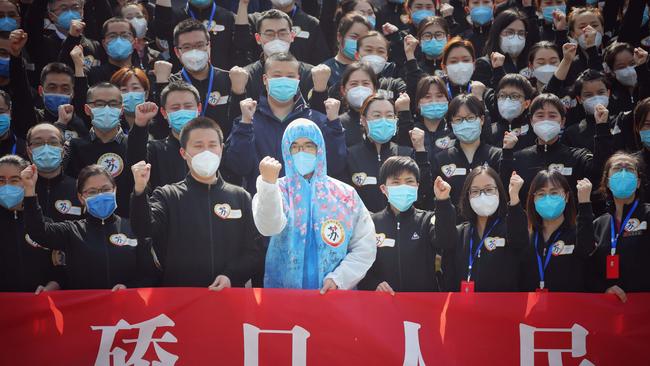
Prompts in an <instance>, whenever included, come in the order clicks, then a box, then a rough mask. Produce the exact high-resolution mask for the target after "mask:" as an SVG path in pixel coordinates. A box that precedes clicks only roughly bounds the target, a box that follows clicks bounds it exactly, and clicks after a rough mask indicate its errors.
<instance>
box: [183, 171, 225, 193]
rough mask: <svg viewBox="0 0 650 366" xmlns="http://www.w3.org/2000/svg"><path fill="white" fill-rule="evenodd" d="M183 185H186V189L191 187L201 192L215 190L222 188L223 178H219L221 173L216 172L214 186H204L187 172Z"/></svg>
mask: <svg viewBox="0 0 650 366" xmlns="http://www.w3.org/2000/svg"><path fill="white" fill-rule="evenodd" d="M185 184H187V187H188V188H190V187H192V188H193V189H199V190H202V191H207V190H208V189H211V188H212V187H214V188H215V189H221V188H223V186H224V181H223V178H222V177H221V173H220V172H219V171H217V182H216V183H215V184H204V183H201V182H199V181H197V180H196V179H194V177H193V176H192V173H191V172H188V173H187V175H186V176H185Z"/></svg>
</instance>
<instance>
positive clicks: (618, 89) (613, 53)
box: [603, 42, 650, 114]
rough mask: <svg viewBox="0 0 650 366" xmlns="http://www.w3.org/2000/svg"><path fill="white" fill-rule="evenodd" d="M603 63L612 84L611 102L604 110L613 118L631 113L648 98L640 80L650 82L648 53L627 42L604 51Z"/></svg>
mask: <svg viewBox="0 0 650 366" xmlns="http://www.w3.org/2000/svg"><path fill="white" fill-rule="evenodd" d="M603 59H604V60H605V64H606V65H607V69H608V70H606V72H607V74H608V75H607V76H608V79H609V80H610V82H611V98H610V100H609V106H608V107H607V109H609V110H610V112H612V114H618V113H619V112H625V111H631V110H633V109H634V106H635V105H636V104H637V103H638V102H639V101H640V100H641V99H643V98H645V97H648V96H650V91H649V90H648V87H647V86H646V85H645V83H643V82H642V81H641V80H650V69H649V68H648V53H647V51H645V50H644V49H643V48H641V47H638V48H635V47H633V46H632V45H631V44H629V43H626V42H613V43H611V44H610V45H609V46H607V48H605V51H604V54H603Z"/></svg>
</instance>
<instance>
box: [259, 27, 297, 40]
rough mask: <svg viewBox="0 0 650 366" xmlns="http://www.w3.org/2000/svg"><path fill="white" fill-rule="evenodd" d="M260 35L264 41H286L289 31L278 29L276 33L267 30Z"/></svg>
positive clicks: (289, 34)
mask: <svg viewBox="0 0 650 366" xmlns="http://www.w3.org/2000/svg"><path fill="white" fill-rule="evenodd" d="M262 35H263V36H264V38H266V39H275V38H280V39H288V38H289V37H290V36H291V31H290V30H289V29H280V30H278V31H274V30H271V29H269V30H266V31H264V32H263V33H262Z"/></svg>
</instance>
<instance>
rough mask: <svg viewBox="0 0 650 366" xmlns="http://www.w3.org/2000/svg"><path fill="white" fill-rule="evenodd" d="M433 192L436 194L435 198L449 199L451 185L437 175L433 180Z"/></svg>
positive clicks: (439, 199)
mask: <svg viewBox="0 0 650 366" xmlns="http://www.w3.org/2000/svg"><path fill="white" fill-rule="evenodd" d="M433 193H434V194H435V196H436V200H438V201H442V200H446V199H449V194H450V193H451V185H449V183H447V182H445V180H444V179H442V177H440V176H438V177H437V178H436V180H435V182H433Z"/></svg>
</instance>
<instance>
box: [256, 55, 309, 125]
mask: <svg viewBox="0 0 650 366" xmlns="http://www.w3.org/2000/svg"><path fill="white" fill-rule="evenodd" d="M262 82H263V83H264V86H265V87H266V95H267V96H268V97H269V99H268V101H269V104H271V106H277V107H290V106H293V105H294V103H295V98H296V95H297V94H298V93H299V89H298V84H300V63H299V62H298V60H296V58H295V57H293V55H291V54H290V53H275V54H273V55H272V56H271V57H269V58H268V59H267V60H266V62H265V63H264V75H263V76H262ZM288 112H291V111H290V110H289V111H287V114H288ZM278 117H282V118H284V117H286V115H285V116H278Z"/></svg>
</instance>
